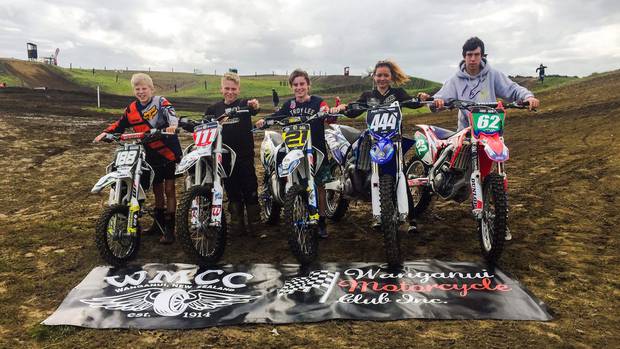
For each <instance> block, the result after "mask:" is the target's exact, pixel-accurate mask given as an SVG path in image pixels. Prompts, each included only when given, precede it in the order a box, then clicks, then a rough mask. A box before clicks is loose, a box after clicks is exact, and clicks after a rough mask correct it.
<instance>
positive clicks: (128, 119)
mask: <svg viewBox="0 0 620 349" xmlns="http://www.w3.org/2000/svg"><path fill="white" fill-rule="evenodd" d="M131 86H132V87H133V93H134V95H135V96H136V99H135V100H134V101H132V102H131V103H130V104H129V105H128V106H127V108H125V112H124V113H123V116H121V117H120V118H119V119H118V120H117V121H116V122H115V123H113V124H112V125H110V126H109V127H108V128H106V129H105V131H104V132H102V133H101V134H99V135H98V136H97V137H95V139H94V141H95V142H99V141H100V140H101V139H103V137H105V136H106V134H108V133H123V132H124V131H125V129H127V128H133V129H134V131H135V132H146V131H149V130H150V129H152V128H155V129H161V130H165V131H166V132H170V133H173V132H174V131H175V129H176V128H177V126H178V123H179V121H178V119H177V117H176V113H175V111H174V108H173V107H172V104H170V102H168V100H167V99H166V98H164V97H162V96H154V93H155V87H154V86H153V79H151V77H150V76H148V75H147V74H144V73H137V74H134V75H133V76H132V77H131ZM144 149H145V152H146V162H148V163H149V165H151V167H152V168H153V172H154V175H155V177H154V179H153V194H155V214H154V218H155V219H154V221H153V226H152V227H151V228H150V229H148V230H146V231H145V233H147V234H148V233H155V232H157V233H160V234H162V237H161V239H160V240H159V241H160V242H161V243H163V244H169V243H172V242H174V225H175V222H174V213H175V210H176V206H177V201H176V192H175V180H174V179H175V175H174V170H175V166H176V163H177V162H179V161H180V160H181V154H182V152H181V144H180V143H179V138H178V137H177V136H176V135H174V136H167V137H164V138H163V139H161V140H156V141H153V142H150V143H147V144H146V146H145V147H144ZM160 227H164V230H163V231H162V230H161V229H160Z"/></svg>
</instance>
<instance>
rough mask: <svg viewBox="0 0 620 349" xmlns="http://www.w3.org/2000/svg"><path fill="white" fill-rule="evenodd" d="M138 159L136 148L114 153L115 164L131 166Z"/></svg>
mask: <svg viewBox="0 0 620 349" xmlns="http://www.w3.org/2000/svg"><path fill="white" fill-rule="evenodd" d="M136 160H138V151H137V150H121V151H119V152H118V153H117V154H116V161H115V162H114V164H115V165H116V166H131V165H133V164H134V163H135V162H136Z"/></svg>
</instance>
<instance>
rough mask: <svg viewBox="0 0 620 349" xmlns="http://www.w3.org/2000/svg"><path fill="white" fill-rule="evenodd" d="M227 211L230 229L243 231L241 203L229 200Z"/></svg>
mask: <svg viewBox="0 0 620 349" xmlns="http://www.w3.org/2000/svg"><path fill="white" fill-rule="evenodd" d="M228 212H229V213H230V223H229V227H230V230H231V231H234V232H239V233H243V232H244V231H245V229H244V224H243V203H241V202H229V203H228Z"/></svg>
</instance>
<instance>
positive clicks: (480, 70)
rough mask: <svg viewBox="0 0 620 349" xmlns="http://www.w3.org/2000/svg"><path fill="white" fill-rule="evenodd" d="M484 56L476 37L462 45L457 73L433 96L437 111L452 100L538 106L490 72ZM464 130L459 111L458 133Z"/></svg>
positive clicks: (522, 91)
mask: <svg viewBox="0 0 620 349" xmlns="http://www.w3.org/2000/svg"><path fill="white" fill-rule="evenodd" d="M485 56H486V54H485V53H484V42H482V40H480V39H479V38H478V37H472V38H469V39H468V40H467V41H466V42H465V44H464V45H463V60H462V61H461V63H460V64H459V70H458V71H457V72H456V74H455V75H454V76H452V77H451V78H450V79H448V81H446V82H445V83H444V84H443V86H442V87H441V89H440V90H439V91H437V93H435V95H434V96H433V97H434V100H435V107H436V108H443V106H444V103H448V102H450V101H453V100H455V99H458V100H462V101H469V102H479V103H485V102H495V101H496V100H497V98H498V97H499V98H502V99H504V100H505V101H506V102H508V103H511V102H513V101H527V102H529V103H530V104H529V108H530V110H531V109H535V108H537V107H538V106H539V104H540V103H539V101H538V99H536V98H535V97H534V94H533V93H532V92H530V91H529V90H528V89H526V88H525V87H522V86H520V85H519V84H517V83H516V82H514V81H512V80H510V79H509V78H508V77H507V76H506V75H505V74H504V73H502V72H500V71H497V70H495V69H493V68H491V66H490V65H489V64H488V63H487V60H486V58H485ZM426 96H428V95H426ZM424 97H425V96H421V98H422V99H426V98H424ZM467 126H469V120H468V119H467V117H466V115H463V114H462V113H461V112H460V111H459V115H458V130H459V131H460V130H462V129H464V128H465V127H467Z"/></svg>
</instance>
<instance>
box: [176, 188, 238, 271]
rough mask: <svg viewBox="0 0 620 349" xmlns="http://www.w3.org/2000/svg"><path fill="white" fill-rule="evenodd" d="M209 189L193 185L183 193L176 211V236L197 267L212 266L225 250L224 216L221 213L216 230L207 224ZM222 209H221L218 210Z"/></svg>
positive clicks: (211, 210)
mask: <svg viewBox="0 0 620 349" xmlns="http://www.w3.org/2000/svg"><path fill="white" fill-rule="evenodd" d="M211 195H212V192H211V188H210V187H205V186H194V187H191V188H190V189H189V190H188V191H186V192H185V194H183V197H182V198H181V203H180V204H179V209H178V210H177V235H178V238H179V241H180V242H181V245H182V246H183V249H184V250H185V252H186V253H187V254H188V255H189V256H190V257H191V258H192V259H194V260H195V261H196V262H197V263H198V264H200V265H205V266H208V265H213V264H215V263H217V262H218V261H219V260H220V258H222V255H223V254H224V248H225V247H226V215H225V214H224V213H222V222H221V225H220V226H219V227H216V226H211V225H209V224H210V223H211V213H212V212H213V210H214V209H216V210H217V209H218V208H214V207H212V205H211ZM219 209H220V210H222V209H223V208H222V207H219Z"/></svg>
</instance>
